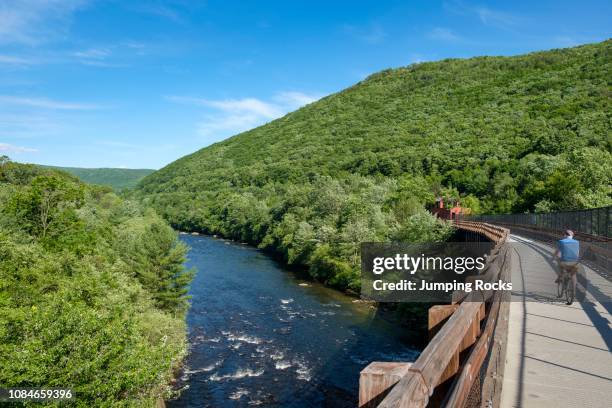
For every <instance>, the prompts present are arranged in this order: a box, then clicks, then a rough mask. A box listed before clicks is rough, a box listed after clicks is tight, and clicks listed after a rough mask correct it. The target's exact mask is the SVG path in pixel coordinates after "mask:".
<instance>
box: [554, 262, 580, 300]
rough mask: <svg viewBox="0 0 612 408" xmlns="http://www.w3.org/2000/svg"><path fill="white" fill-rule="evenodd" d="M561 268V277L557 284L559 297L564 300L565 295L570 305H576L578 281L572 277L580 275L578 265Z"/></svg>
mask: <svg viewBox="0 0 612 408" xmlns="http://www.w3.org/2000/svg"><path fill="white" fill-rule="evenodd" d="M559 267H560V268H561V276H560V277H559V280H558V282H557V297H558V298H562V297H563V295H565V300H566V301H567V304H568V305H571V304H572V303H574V298H575V296H576V280H575V279H572V276H576V274H577V273H578V265H577V264H576V265H573V266H567V267H563V266H561V265H559Z"/></svg>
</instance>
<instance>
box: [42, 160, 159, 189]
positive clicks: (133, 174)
mask: <svg viewBox="0 0 612 408" xmlns="http://www.w3.org/2000/svg"><path fill="white" fill-rule="evenodd" d="M41 167H46V168H51V169H56V170H61V171H65V172H66V173H70V174H72V175H73V176H76V177H78V178H79V179H80V180H81V181H84V182H85V183H89V184H99V185H101V186H109V187H112V188H113V190H115V191H117V192H119V191H122V190H125V189H128V188H134V187H136V185H137V184H138V182H139V181H140V180H142V179H143V178H144V177H145V176H148V175H149V174H151V173H153V172H154V171H155V170H150V169H119V168H97V169H96V168H91V169H90V168H82V167H58V166H41Z"/></svg>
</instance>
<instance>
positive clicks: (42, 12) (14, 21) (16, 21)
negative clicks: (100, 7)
mask: <svg viewBox="0 0 612 408" xmlns="http://www.w3.org/2000/svg"><path fill="white" fill-rule="evenodd" d="M85 3H86V1H85V0H2V1H0V43H16V44H27V45H35V44H39V43H41V42H45V41H48V40H50V39H53V38H54V37H56V36H57V35H58V34H60V35H61V34H62V33H65V32H66V30H67V28H68V27H69V23H70V17H71V15H72V13H74V12H75V11H76V10H77V9H78V8H79V7H81V6H83V5H84V4H85Z"/></svg>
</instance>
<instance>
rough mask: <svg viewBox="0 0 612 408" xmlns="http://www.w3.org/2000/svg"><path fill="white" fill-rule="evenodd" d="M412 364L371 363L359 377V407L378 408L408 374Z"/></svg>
mask: <svg viewBox="0 0 612 408" xmlns="http://www.w3.org/2000/svg"><path fill="white" fill-rule="evenodd" d="M411 366H412V363H398V362H381V361H375V362H373V363H370V364H369V365H368V366H367V367H366V368H364V369H363V370H361V373H360V375H359V407H367V408H370V407H376V406H377V405H378V403H380V401H381V400H382V399H383V398H384V397H385V396H386V395H387V392H388V390H389V389H390V388H391V387H393V386H394V385H395V384H396V383H397V382H398V381H399V380H400V379H401V378H402V377H404V376H405V375H407V374H408V372H409V369H410V367H411Z"/></svg>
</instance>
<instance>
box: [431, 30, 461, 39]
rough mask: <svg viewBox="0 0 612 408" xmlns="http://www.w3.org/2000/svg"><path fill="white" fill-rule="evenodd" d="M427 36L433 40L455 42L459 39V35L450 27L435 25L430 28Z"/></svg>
mask: <svg viewBox="0 0 612 408" xmlns="http://www.w3.org/2000/svg"><path fill="white" fill-rule="evenodd" d="M427 36H428V37H429V38H432V39H434V40H440V41H447V42H457V41H459V40H461V37H459V36H458V35H457V34H455V33H454V32H453V31H452V30H451V29H449V28H445V27H436V28H434V29H433V30H431V31H430V32H429V34H428V35H427Z"/></svg>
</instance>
